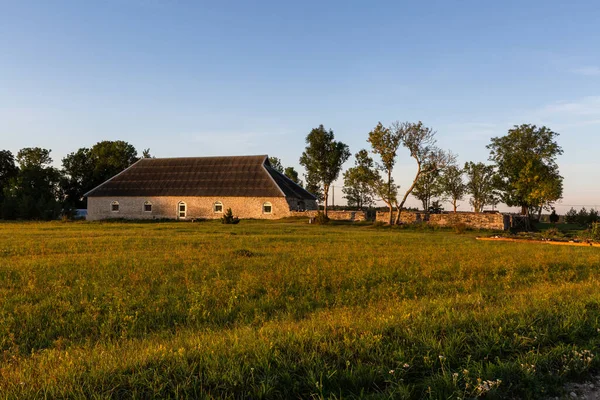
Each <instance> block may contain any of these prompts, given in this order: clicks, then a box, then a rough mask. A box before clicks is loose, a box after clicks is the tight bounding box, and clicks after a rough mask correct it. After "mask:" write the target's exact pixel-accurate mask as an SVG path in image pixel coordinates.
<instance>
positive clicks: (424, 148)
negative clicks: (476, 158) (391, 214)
mask: <svg viewBox="0 0 600 400" xmlns="http://www.w3.org/2000/svg"><path fill="white" fill-rule="evenodd" d="M391 130H392V132H393V135H394V137H398V138H400V142H401V143H402V146H404V147H405V148H406V149H408V151H409V152H410V156H411V157H412V158H413V159H414V160H415V161H416V163H417V172H416V174H415V177H414V179H413V182H412V184H411V186H410V187H409V188H408V190H407V191H406V192H405V193H404V197H403V198H402V200H401V201H400V203H399V204H397V205H396V209H397V210H398V212H397V213H396V224H399V223H400V214H401V213H402V209H403V208H404V204H405V203H406V200H407V199H408V196H409V195H410V194H411V193H412V191H413V190H414V188H415V186H416V185H417V182H418V181H419V179H421V178H422V177H424V176H427V175H429V174H434V173H436V172H438V171H442V170H444V169H445V168H446V167H448V166H449V165H451V164H453V163H454V162H455V160H456V157H455V156H454V155H453V154H452V153H450V152H445V151H443V150H441V149H440V148H438V147H437V146H436V142H437V140H436V139H435V135H436V132H435V131H434V130H433V129H431V128H429V127H426V126H424V125H423V123H422V122H421V121H419V122H417V123H410V122H402V123H401V122H395V123H393V124H392V128H391Z"/></svg>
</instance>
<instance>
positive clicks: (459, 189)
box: [440, 165, 467, 212]
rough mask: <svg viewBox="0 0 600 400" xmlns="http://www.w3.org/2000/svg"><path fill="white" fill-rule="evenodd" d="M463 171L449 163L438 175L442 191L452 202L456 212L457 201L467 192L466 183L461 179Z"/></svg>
mask: <svg viewBox="0 0 600 400" xmlns="http://www.w3.org/2000/svg"><path fill="white" fill-rule="evenodd" d="M463 175H464V171H463V170H462V169H460V168H459V167H458V166H456V165H450V166H449V167H448V168H446V169H445V170H444V172H443V173H442V175H441V176H440V186H441V188H442V192H443V193H444V194H445V195H446V196H448V198H449V199H450V201H451V202H452V208H453V209H454V212H456V209H457V208H458V207H457V203H458V202H459V201H461V200H462V199H463V198H464V197H465V194H466V192H467V185H465V182H464V181H463Z"/></svg>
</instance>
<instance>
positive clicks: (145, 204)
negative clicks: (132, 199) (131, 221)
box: [142, 201, 153, 213]
mask: <svg viewBox="0 0 600 400" xmlns="http://www.w3.org/2000/svg"><path fill="white" fill-rule="evenodd" d="M146 206H150V210H146ZM152 208H153V207H152V202H151V201H145V202H144V204H143V205H142V211H144V212H145V213H151V212H152Z"/></svg>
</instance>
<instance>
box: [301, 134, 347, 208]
mask: <svg viewBox="0 0 600 400" xmlns="http://www.w3.org/2000/svg"><path fill="white" fill-rule="evenodd" d="M306 144H307V146H306V148H305V150H304V152H303V153H302V156H301V157H300V165H302V166H303V167H304V168H305V169H306V172H307V175H306V177H307V182H308V181H309V177H310V181H311V183H312V184H315V185H319V186H320V187H322V188H323V196H324V201H325V202H324V204H325V208H324V212H325V216H327V198H328V194H329V186H330V185H331V183H332V182H333V181H335V180H336V179H337V178H338V176H339V174H340V171H341V169H342V164H344V162H346V160H348V158H349V157H350V150H349V148H348V146H347V145H346V144H344V143H342V142H338V141H336V140H335V136H334V134H333V131H332V130H331V129H330V130H329V131H327V130H325V128H324V127H323V125H319V127H318V128H315V129H313V130H312V131H311V132H310V133H309V134H308V135H307V136H306Z"/></svg>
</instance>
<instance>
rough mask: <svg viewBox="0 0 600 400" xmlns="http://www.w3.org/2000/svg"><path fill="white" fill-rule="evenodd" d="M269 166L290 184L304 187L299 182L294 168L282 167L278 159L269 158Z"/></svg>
mask: <svg viewBox="0 0 600 400" xmlns="http://www.w3.org/2000/svg"><path fill="white" fill-rule="evenodd" d="M269 164H271V167H273V169H275V170H276V171H277V172H279V173H280V174H283V175H285V176H286V177H288V178H289V179H290V180H291V181H292V182H294V183H295V184H297V185H298V186H301V187H304V184H303V182H302V181H301V180H300V177H299V175H298V172H297V171H296V170H295V169H294V167H284V166H283V164H282V163H281V160H280V159H279V158H278V157H269Z"/></svg>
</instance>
